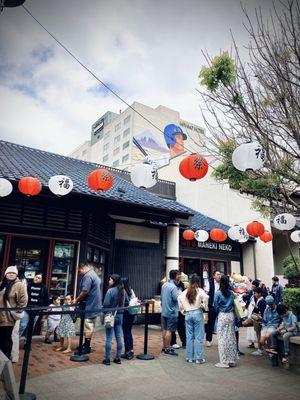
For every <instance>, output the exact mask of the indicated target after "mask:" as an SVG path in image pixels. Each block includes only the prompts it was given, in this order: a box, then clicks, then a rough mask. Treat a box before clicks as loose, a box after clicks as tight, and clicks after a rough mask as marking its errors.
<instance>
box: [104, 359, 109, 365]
mask: <svg viewBox="0 0 300 400" xmlns="http://www.w3.org/2000/svg"><path fill="white" fill-rule="evenodd" d="M102 364H104V365H110V360H109V359H108V358H104V360H103V361H102Z"/></svg>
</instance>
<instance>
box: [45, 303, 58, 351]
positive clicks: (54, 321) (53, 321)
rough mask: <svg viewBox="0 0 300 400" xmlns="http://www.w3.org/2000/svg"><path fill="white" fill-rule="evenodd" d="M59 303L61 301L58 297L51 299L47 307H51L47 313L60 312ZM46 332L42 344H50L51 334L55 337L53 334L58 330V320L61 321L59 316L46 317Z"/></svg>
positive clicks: (50, 315)
mask: <svg viewBox="0 0 300 400" xmlns="http://www.w3.org/2000/svg"><path fill="white" fill-rule="evenodd" d="M60 303H61V299H60V297H57V296H56V297H53V298H52V303H51V304H50V306H49V307H51V308H50V309H49V310H48V311H52V312H54V311H61V310H62V309H61V307H60ZM46 319H47V332H46V336H45V340H44V343H46V344H51V343H52V341H51V340H50V337H51V335H52V333H53V335H54V336H55V334H57V332H56V329H57V328H58V325H59V322H60V319H61V314H49V315H47V318H46Z"/></svg>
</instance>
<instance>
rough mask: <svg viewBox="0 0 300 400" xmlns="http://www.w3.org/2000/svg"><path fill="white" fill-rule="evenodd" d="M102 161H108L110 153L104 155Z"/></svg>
mask: <svg viewBox="0 0 300 400" xmlns="http://www.w3.org/2000/svg"><path fill="white" fill-rule="evenodd" d="M102 161H103V162H107V161H108V154H106V156H104V157H103V159H102Z"/></svg>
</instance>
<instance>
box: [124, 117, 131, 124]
mask: <svg viewBox="0 0 300 400" xmlns="http://www.w3.org/2000/svg"><path fill="white" fill-rule="evenodd" d="M129 122H130V115H128V116H127V117H126V118H125V119H124V122H123V124H124V125H126V124H128V123H129Z"/></svg>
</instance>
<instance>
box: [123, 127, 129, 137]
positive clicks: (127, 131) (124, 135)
mask: <svg viewBox="0 0 300 400" xmlns="http://www.w3.org/2000/svg"><path fill="white" fill-rule="evenodd" d="M128 135H130V129H129V128H128V129H126V130H125V131H124V132H123V138H125V137H127V136H128Z"/></svg>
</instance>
